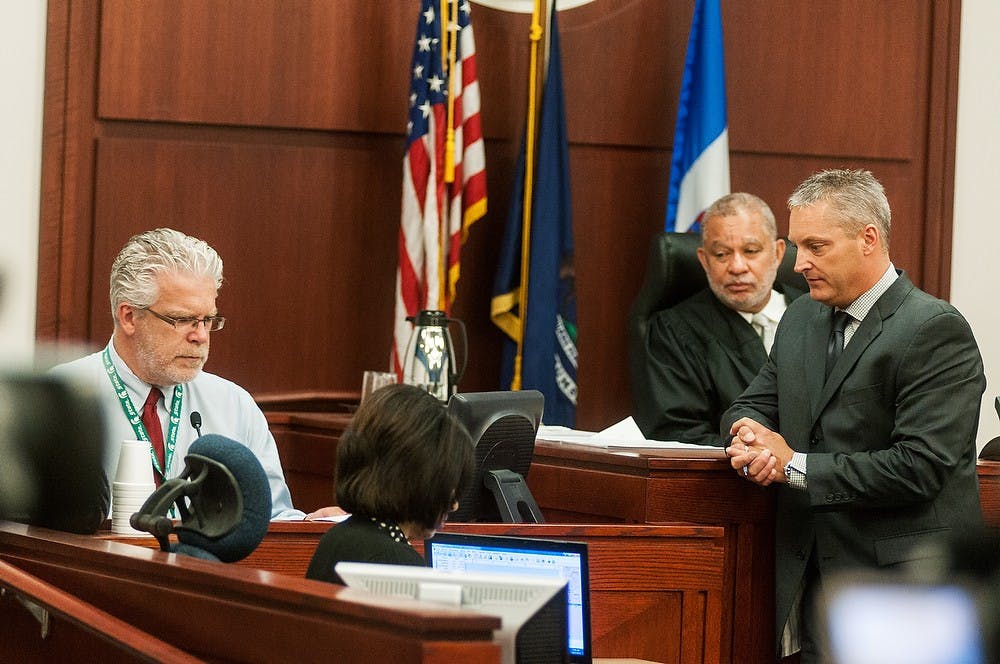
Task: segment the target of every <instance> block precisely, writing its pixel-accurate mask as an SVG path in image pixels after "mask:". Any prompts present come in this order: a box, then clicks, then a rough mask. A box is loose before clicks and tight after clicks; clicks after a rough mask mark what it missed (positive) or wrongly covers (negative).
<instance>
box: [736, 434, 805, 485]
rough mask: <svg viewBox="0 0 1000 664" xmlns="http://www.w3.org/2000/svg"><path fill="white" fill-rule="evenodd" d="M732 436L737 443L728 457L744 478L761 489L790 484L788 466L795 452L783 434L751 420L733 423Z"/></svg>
mask: <svg viewBox="0 0 1000 664" xmlns="http://www.w3.org/2000/svg"><path fill="white" fill-rule="evenodd" d="M729 433H730V434H731V435H732V436H733V439H732V441H731V442H730V444H729V447H727V448H726V454H727V455H728V456H729V463H730V464H731V465H732V467H733V469H734V470H735V471H736V472H737V473H739V474H740V476H741V477H745V478H746V479H748V480H750V481H751V482H754V483H756V484H760V485H761V486H768V485H769V484H771V483H774V482H777V483H783V482H787V481H788V480H787V479H786V478H785V464H786V463H788V462H789V461H791V460H792V453H793V450H792V448H791V447H789V446H788V443H786V442H785V439H784V438H782V436H781V434H779V433H777V432H775V431H771V430H770V429H768V428H767V427H765V426H764V425H763V424H760V423H759V422H757V421H755V420H752V419H750V418H749V417H743V418H740V419H739V420H737V421H736V422H733V426H732V427H730V428H729Z"/></svg>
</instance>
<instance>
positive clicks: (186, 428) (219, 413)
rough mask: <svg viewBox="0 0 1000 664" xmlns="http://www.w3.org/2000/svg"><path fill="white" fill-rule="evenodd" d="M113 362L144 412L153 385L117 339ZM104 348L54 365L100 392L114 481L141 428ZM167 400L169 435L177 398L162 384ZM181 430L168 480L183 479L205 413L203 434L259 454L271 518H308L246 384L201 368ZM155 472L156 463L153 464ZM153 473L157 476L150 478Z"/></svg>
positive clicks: (163, 411) (107, 467)
mask: <svg viewBox="0 0 1000 664" xmlns="http://www.w3.org/2000/svg"><path fill="white" fill-rule="evenodd" d="M108 348H109V349H110V351H111V361H112V363H113V364H114V366H115V369H117V370H118V375H119V376H120V377H121V380H122V383H124V385H125V388H126V389H127V390H128V396H129V398H130V399H132V404H133V405H134V406H135V407H136V410H137V411H138V412H141V411H142V404H143V402H144V401H145V400H146V395H148V394H149V390H150V387H151V386H150V385H149V384H148V383H144V382H143V381H142V380H140V379H139V378H138V376H136V375H135V373H133V372H132V370H131V369H129V368H128V365H126V364H125V362H124V360H122V359H121V357H120V356H119V355H118V353H117V352H116V351H115V347H114V343H113V342H109V343H108ZM102 353H103V350H102V351H100V352H97V353H93V354H91V355H87V356H86V357H82V358H80V359H78V360H74V361H72V362H67V363H66V364H61V365H59V366H57V367H54V368H53V370H52V371H53V373H56V374H58V375H61V376H65V377H67V378H70V379H73V380H77V381H81V382H82V383H83V384H84V385H87V386H90V387H92V388H93V389H94V390H95V391H96V393H97V394H98V395H100V400H101V404H102V406H103V410H104V417H105V424H106V427H107V449H106V450H105V456H104V472H105V473H106V474H107V476H108V482H109V483H110V482H113V481H114V478H115V472H116V471H117V468H118V453H119V451H120V449H121V443H122V441H123V440H135V438H136V436H135V432H134V431H133V429H132V425H131V424H129V421H128V418H127V417H126V416H125V412H124V411H123V410H122V405H121V402H120V401H119V400H118V396H117V395H116V394H115V390H114V388H113V387H112V385H111V381H110V380H109V378H108V375H107V373H106V372H105V369H104V362H103V359H102V358H101V354H102ZM161 389H162V391H163V395H164V397H163V399H161V400H160V403H159V406H158V409H157V410H158V414H159V415H160V421H161V423H162V425H163V431H164V435H165V434H166V432H167V429H168V420H169V414H170V408H171V405H172V400H173V398H174V389H173V386H172V385H170V386H161ZM182 399H183V401H182V410H181V421H180V428H179V429H178V432H177V445H176V447H175V448H174V453H173V457H172V459H171V463H170V467H169V468H167V472H166V477H167V479H170V478H173V477H177V476H178V475H180V474H181V472H182V471H183V470H184V456H185V455H186V454H187V452H188V448H189V447H190V446H191V443H193V442H194V441H195V440H196V439H197V438H198V433H197V432H196V431H195V429H194V428H193V427H192V426H191V413H192V412H194V411H197V412H198V413H200V414H201V421H202V424H201V433H202V434H209V433H214V434H218V435H220V436H225V437H227V438H231V439H233V440H235V441H237V442H239V443H241V444H243V445H246V446H247V447H248V448H250V450H251V451H252V452H253V453H254V455H256V457H257V459H258V460H259V461H260V463H261V465H262V466H263V467H264V472H265V473H267V481H268V484H269V485H270V487H271V518H272V519H302V518H304V517H305V513H303V512H302V511H300V510H297V509H295V508H294V507H292V497H291V494H290V493H289V491H288V485H287V484H286V483H285V475H284V472H283V471H282V469H281V461H280V459H279V458H278V448H277V445H275V442H274V437H273V436H272V435H271V431H270V430H269V429H268V427H267V420H266V419H265V417H264V413H263V412H261V410H260V407H258V406H257V404H256V402H255V401H254V400H253V397H252V396H250V393H249V392H247V391H246V390H244V389H243V388H242V387H240V386H239V385H237V384H236V383H233V382H231V381H228V380H226V379H224V378H220V377H219V376H216V375H215V374H210V373H206V372H205V371H200V372H198V375H197V376H195V378H194V380H192V381H191V382H189V383H185V384H184V395H183V397H182ZM150 469H151V470H150V472H152V464H150ZM150 477H152V475H151V476H150Z"/></svg>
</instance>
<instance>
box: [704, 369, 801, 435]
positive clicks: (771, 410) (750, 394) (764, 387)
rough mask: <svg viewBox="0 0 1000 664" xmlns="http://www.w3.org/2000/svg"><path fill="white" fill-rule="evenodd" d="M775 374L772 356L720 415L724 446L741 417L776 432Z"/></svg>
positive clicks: (777, 421)
mask: <svg viewBox="0 0 1000 664" xmlns="http://www.w3.org/2000/svg"><path fill="white" fill-rule="evenodd" d="M776 372H777V365H775V363H774V356H773V355H772V356H771V357H770V358H768V360H767V362H765V363H764V366H763V367H761V370H760V372H759V373H758V374H757V377H756V378H754V379H753V380H752V381H751V382H750V385H748V386H747V389H746V390H744V391H743V394H741V395H740V396H739V397H737V398H736V400H735V401H734V402H733V404H732V406H730V407H729V409H728V410H726V412H725V413H723V414H722V418H721V421H720V422H719V427H720V433H721V434H722V436H723V438H724V439H725V441H726V445H728V444H729V441H730V439H731V438H732V436H730V434H729V429H730V428H731V427H732V426H733V422H735V421H736V420H738V419H740V418H742V417H749V418H751V419H753V420H755V421H757V422H759V423H760V424H763V425H764V426H766V427H767V428H768V429H771V430H773V431H777V430H778V423H779V422H780V420H779V419H778V381H777V373H776ZM789 442H791V441H789ZM793 447H794V445H793Z"/></svg>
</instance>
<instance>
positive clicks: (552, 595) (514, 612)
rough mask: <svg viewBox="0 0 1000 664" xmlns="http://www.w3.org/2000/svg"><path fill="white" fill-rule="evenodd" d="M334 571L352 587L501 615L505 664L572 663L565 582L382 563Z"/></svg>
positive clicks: (345, 565) (497, 636)
mask: <svg viewBox="0 0 1000 664" xmlns="http://www.w3.org/2000/svg"><path fill="white" fill-rule="evenodd" d="M334 569H336V571H337V574H338V575H340V578H341V579H343V580H344V583H345V584H346V585H347V586H348V587H349V588H358V589H362V590H365V591H367V592H369V593H373V594H376V595H384V596H391V597H407V598H410V599H417V600H423V601H428V602H435V603H437V604H445V605H449V606H454V607H456V608H461V609H464V610H469V611H472V612H474V613H481V614H485V615H493V616H498V617H499V618H500V622H501V626H500V629H498V630H496V631H495V632H494V633H493V640H494V642H495V643H497V644H499V645H500V651H501V661H502V662H503V664H526V663H528V662H566V661H568V660H567V654H566V581H565V580H564V579H556V578H542V577H538V576H519V575H517V576H516V575H511V574H473V573H471V572H454V571H445V570H440V569H431V568H428V567H414V566H411V565H382V564H376V563H351V562H341V563H337V565H336V567H335V568H334Z"/></svg>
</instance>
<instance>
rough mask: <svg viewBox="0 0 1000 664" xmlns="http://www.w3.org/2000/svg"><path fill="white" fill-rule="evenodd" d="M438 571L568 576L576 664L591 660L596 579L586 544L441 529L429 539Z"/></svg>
mask: <svg viewBox="0 0 1000 664" xmlns="http://www.w3.org/2000/svg"><path fill="white" fill-rule="evenodd" d="M424 555H425V556H426V557H427V564H428V565H429V566H431V567H433V568H435V569H442V570H455V571H463V572H487V573H495V574H520V575H525V576H546V577H556V578H560V579H566V580H567V582H568V588H567V595H568V600H567V612H568V614H569V626H568V629H567V634H568V639H569V642H568V651H569V655H570V661H571V662H590V661H591V652H590V578H589V572H588V568H587V545H586V544H585V543H583V542H565V541H562V540H541V539H534V538H528V537H504V536H496V535H472V534H465V533H438V534H436V535H435V536H434V537H433V538H431V539H429V540H427V541H426V542H424Z"/></svg>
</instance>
